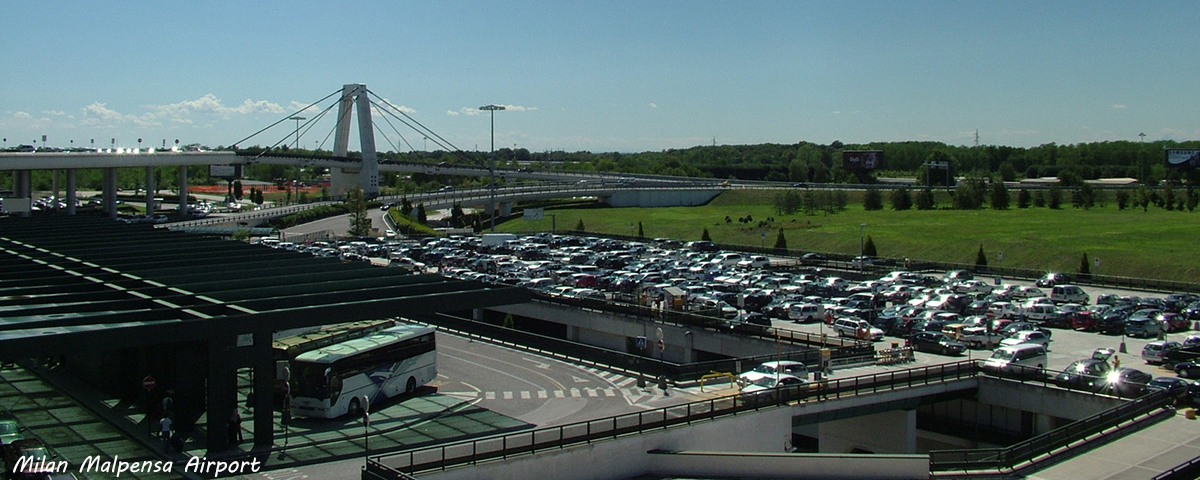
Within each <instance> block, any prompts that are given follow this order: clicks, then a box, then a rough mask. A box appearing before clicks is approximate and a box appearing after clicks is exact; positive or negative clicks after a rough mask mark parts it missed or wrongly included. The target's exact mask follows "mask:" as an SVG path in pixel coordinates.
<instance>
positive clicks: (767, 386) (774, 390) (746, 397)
mask: <svg viewBox="0 0 1200 480" xmlns="http://www.w3.org/2000/svg"><path fill="white" fill-rule="evenodd" d="M805 383H806V382H805V381H804V379H801V378H799V377H796V376H793V375H778V376H768V377H762V378H760V379H758V380H756V381H755V382H754V383H750V384H748V385H746V386H744V387H742V389H741V395H742V400H743V401H744V402H746V403H747V404H763V403H773V402H776V401H778V399H779V393H780V390H781V389H789V388H790V389H791V391H793V392H795V391H796V390H798V389H799V388H800V387H801V386H802V385H804V384H805Z"/></svg>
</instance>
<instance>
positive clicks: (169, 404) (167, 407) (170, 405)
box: [162, 389, 175, 417]
mask: <svg viewBox="0 0 1200 480" xmlns="http://www.w3.org/2000/svg"><path fill="white" fill-rule="evenodd" d="M174 395H175V390H173V389H172V390H167V394H166V396H164V397H163V399H162V411H163V416H164V417H167V416H170V415H172V414H174V413H175V399H174V398H172V397H174Z"/></svg>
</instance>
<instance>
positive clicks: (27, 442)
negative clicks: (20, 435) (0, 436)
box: [4, 438, 55, 480]
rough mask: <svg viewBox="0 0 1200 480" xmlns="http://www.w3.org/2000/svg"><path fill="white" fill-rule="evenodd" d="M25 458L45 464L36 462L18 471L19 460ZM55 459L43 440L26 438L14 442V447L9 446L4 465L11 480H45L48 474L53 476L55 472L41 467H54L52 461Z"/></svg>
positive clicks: (5, 453)
mask: <svg viewBox="0 0 1200 480" xmlns="http://www.w3.org/2000/svg"><path fill="white" fill-rule="evenodd" d="M24 457H32V458H34V459H38V460H44V462H43V461H34V462H32V463H31V464H28V465H27V466H25V467H24V468H22V469H20V470H17V463H18V462H17V459H20V458H24ZM54 457H55V455H53V454H51V453H50V449H48V448H46V445H45V444H43V443H42V441H41V440H37V439H32V438H26V439H23V440H17V441H15V442H13V443H12V445H9V446H8V448H7V449H6V450H5V451H4V465H5V469H6V470H7V474H8V478H9V479H13V480H16V479H22V480H24V479H30V480H32V479H36V478H45V477H46V476H47V475H48V474H52V473H54V472H53V471H48V470H45V469H44V468H39V467H44V466H52V465H53V462H52V460H53V458H54Z"/></svg>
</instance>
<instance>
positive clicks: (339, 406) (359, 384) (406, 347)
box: [291, 323, 437, 418]
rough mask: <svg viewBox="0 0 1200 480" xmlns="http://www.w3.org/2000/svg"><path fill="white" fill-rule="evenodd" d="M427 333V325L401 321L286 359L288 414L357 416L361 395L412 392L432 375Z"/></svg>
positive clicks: (433, 355) (433, 350) (433, 349)
mask: <svg viewBox="0 0 1200 480" xmlns="http://www.w3.org/2000/svg"><path fill="white" fill-rule="evenodd" d="M433 334H434V329H433V328H432V327H427V326H423V325H415V324H407V323H404V324H399V325H396V326H394V327H391V328H387V329H384V330H381V331H379V332H377V333H375V334H373V335H371V336H369V337H363V338H356V339H353V340H347V341H345V342H342V343H338V344H335V345H330V346H328V347H323V348H320V349H317V350H313V351H310V352H305V353H302V354H300V355H299V356H297V357H296V358H295V359H294V360H292V382H293V385H292V389H291V391H292V401H291V405H292V413H293V414H294V415H302V416H306V417H317V418H336V417H339V416H342V415H345V414H347V413H349V414H354V415H358V414H360V413H361V412H362V402H363V400H362V399H363V398H367V399H369V401H370V404H375V403H376V402H378V401H381V400H383V399H385V398H388V397H392V396H395V395H399V394H402V393H412V392H413V391H414V390H416V389H417V387H419V386H421V385H425V384H426V383H429V382H431V381H433V379H434V377H436V376H437V345H436V342H435V341H434V336H433Z"/></svg>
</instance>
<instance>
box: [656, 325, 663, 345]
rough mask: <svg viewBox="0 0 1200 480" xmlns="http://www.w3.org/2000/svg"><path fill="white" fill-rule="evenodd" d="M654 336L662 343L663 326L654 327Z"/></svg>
mask: <svg viewBox="0 0 1200 480" xmlns="http://www.w3.org/2000/svg"><path fill="white" fill-rule="evenodd" d="M654 338H657V339H658V343H662V339H663V332H662V327H658V328H655V329H654Z"/></svg>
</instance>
